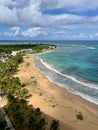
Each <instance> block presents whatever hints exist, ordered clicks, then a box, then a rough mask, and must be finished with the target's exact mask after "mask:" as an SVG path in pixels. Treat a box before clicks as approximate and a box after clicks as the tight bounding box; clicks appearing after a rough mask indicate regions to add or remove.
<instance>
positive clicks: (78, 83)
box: [35, 41, 98, 104]
mask: <svg viewBox="0 0 98 130" xmlns="http://www.w3.org/2000/svg"><path fill="white" fill-rule="evenodd" d="M55 44H56V43H55ZM56 45H57V49H56V51H54V52H51V53H45V54H42V55H39V56H37V58H35V60H36V63H37V64H36V66H37V67H38V68H39V69H40V71H41V72H42V73H44V74H45V75H46V76H47V77H48V78H49V79H50V80H51V81H52V82H54V83H56V84H58V85H59V86H61V87H64V88H66V89H68V90H69V91H71V92H72V93H75V94H78V95H80V96H82V97H83V98H85V99H87V100H89V101H91V102H94V103H96V104H98V42H97V41H84V42H83V41H67V42H60V43H57V44H56ZM38 57H39V58H38Z"/></svg>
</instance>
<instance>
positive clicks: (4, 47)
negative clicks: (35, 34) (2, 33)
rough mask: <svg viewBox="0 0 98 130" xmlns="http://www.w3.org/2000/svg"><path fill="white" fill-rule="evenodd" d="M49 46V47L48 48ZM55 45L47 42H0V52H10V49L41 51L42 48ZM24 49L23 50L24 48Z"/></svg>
mask: <svg viewBox="0 0 98 130" xmlns="http://www.w3.org/2000/svg"><path fill="white" fill-rule="evenodd" d="M50 46H51V48H50ZM54 48H56V46H55V45H49V44H42V43H40V44H31V43H29V44H0V53H2V52H5V53H6V54H10V53H11V52H12V51H19V50H23V49H32V50H33V51H34V52H41V51H42V50H43V49H54ZM24 51H25V50H24Z"/></svg>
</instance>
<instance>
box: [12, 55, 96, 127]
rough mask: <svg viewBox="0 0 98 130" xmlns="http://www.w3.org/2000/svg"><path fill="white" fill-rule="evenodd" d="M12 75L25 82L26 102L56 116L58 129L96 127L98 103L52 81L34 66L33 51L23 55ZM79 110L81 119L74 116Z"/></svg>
mask: <svg viewBox="0 0 98 130" xmlns="http://www.w3.org/2000/svg"><path fill="white" fill-rule="evenodd" d="M14 76H15V77H19V79H20V81H21V82H22V83H25V84H26V88H27V89H28V91H29V94H31V97H29V98H28V99H27V100H28V104H31V105H33V107H35V108H36V107H40V109H41V111H42V112H44V113H46V114H47V115H49V116H51V117H53V118H56V119H57V120H59V121H60V130H74V129H76V130H98V106H97V105H95V104H93V103H90V102H88V101H86V100H84V99H82V98H81V97H79V96H76V95H73V94H71V93H70V92H68V91H67V90H65V89H64V88H61V87H59V86H56V85H55V84H53V83H51V82H50V81H49V80H48V79H47V78H46V77H45V76H44V75H43V74H41V73H40V72H39V71H38V70H37V68H36V66H35V64H34V55H32V54H28V55H26V56H24V62H23V63H22V64H20V65H19V68H18V71H17V73H16V74H15V75H14ZM78 112H81V113H82V115H83V120H82V121H81V120H78V119H77V117H76V115H77V113H78Z"/></svg>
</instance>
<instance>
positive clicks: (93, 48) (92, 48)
mask: <svg viewBox="0 0 98 130" xmlns="http://www.w3.org/2000/svg"><path fill="white" fill-rule="evenodd" d="M87 49H91V50H95V49H96V48H95V47H87Z"/></svg>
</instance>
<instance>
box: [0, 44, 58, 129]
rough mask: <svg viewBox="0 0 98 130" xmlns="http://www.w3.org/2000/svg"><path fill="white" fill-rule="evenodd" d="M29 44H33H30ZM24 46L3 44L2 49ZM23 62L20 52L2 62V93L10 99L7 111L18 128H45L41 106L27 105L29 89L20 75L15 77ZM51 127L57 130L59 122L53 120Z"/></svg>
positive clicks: (0, 89)
mask: <svg viewBox="0 0 98 130" xmlns="http://www.w3.org/2000/svg"><path fill="white" fill-rule="evenodd" d="M29 46H32V45H31V44H29ZM11 47H12V48H11ZM22 47H23V48H25V45H24V46H23V45H19V46H17V45H10V47H9V46H7V45H2V49H1V48H0V50H3V51H4V48H7V49H6V52H10V51H9V50H11V49H13V48H14V50H17V49H19V48H21V49H22ZM26 47H28V45H26ZM33 47H38V48H37V50H38V51H39V50H41V49H43V47H47V45H46V46H45V45H33ZM16 48H17V49H16ZM22 62H23V56H22V54H20V53H18V54H17V55H15V56H11V57H10V59H9V61H8V62H0V94H1V96H6V97H7V99H8V105H7V106H6V107H5V110H6V113H7V114H8V115H9V117H10V119H11V121H12V123H13V125H14V127H15V129H16V130H45V126H46V121H45V119H44V118H43V116H42V113H41V111H40V108H36V109H35V108H33V107H32V106H28V105H27V101H26V97H27V96H28V91H27V89H26V88H25V87H24V85H23V84H21V82H20V80H19V78H18V77H16V78H15V77H13V74H14V73H15V72H16V71H17V67H18V65H19V64H20V63H22ZM1 125H3V124H1ZM1 125H0V126H1ZM50 129H53V130H57V129H58V122H56V121H54V122H52V125H51V126H50Z"/></svg>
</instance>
